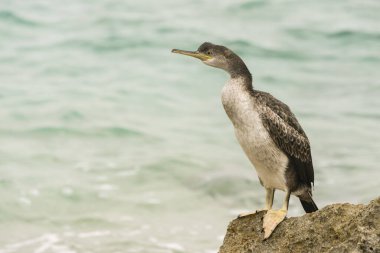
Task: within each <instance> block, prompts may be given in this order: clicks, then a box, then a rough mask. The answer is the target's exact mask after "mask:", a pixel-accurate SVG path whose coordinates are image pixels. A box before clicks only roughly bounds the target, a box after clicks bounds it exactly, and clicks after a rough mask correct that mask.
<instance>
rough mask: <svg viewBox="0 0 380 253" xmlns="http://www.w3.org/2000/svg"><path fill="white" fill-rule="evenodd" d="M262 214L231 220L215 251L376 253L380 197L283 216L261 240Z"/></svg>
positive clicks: (378, 251) (378, 252) (379, 244)
mask: <svg viewBox="0 0 380 253" xmlns="http://www.w3.org/2000/svg"><path fill="white" fill-rule="evenodd" d="M264 214H265V212H259V213H257V214H256V215H251V216H247V217H243V218H238V219H235V220H233V221H232V222H231V223H230V225H229V226H228V229H227V234H226V236H225V238H224V242H223V245H222V246H221V247H220V251H219V253H254V252H260V253H265V252H271V253H273V252H283V253H287V252H289V253H297V252H302V253H305V252H310V253H312V252H318V253H321V252H330V253H333V252H334V253H335V252H347V253H351V252H353V253H359V252H360V253H361V252H371V253H380V197H379V198H377V199H375V200H373V201H371V202H370V203H369V204H368V205H352V204H333V205H329V206H326V207H324V208H323V209H321V210H319V211H317V212H314V213H308V214H305V215H303V216H301V217H292V218H288V219H285V220H284V221H283V222H282V223H280V224H279V225H278V227H277V228H276V229H275V231H274V232H273V234H272V235H271V237H269V239H267V240H265V241H263V237H264V234H263V232H262V224H263V223H262V219H263V216H264Z"/></svg>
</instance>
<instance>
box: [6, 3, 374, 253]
mask: <svg viewBox="0 0 380 253" xmlns="http://www.w3.org/2000/svg"><path fill="white" fill-rule="evenodd" d="M379 13H380V2H378V1H370V0H360V1H359V0H349V1H327V0H326V1H303V0H297V1H295V0H294V1H274V0H271V1H259V0H257V1H242V0H239V1H233V0H229V1H227V0H222V1H218V2H216V1H200V0H198V1H184V0H182V1H179V0H164V1H156V2H154V1H146V0H140V1H131V0H129V1H124V0H92V1H88V0H87V1H86V0H81V1H78V0H75V1H73V0H69V1H54V0H53V1H42V0H29V1H22V0H12V1H11V0H2V1H1V3H0V87H1V90H0V119H1V126H0V141H1V146H0V252H1V253H11V252H17V253H19V252H20V253H21V252H27V253H30V252H35V253H43V252H57V253H58V252H59V253H63V252H65V253H74V252H78V253H79V252H81V253H82V252H83V253H89V252H102V253H104V252H107V253H112V252H114V253H116V252H138V253H148V252H149V253H179V252H200V253H211V252H217V249H218V247H219V246H220V244H221V242H222V239H223V236H224V233H225V230H226V226H227V224H228V223H229V221H231V220H232V219H233V218H234V217H236V215H237V214H238V213H239V212H242V211H247V210H254V209H258V208H260V207H262V206H263V202H264V190H263V189H262V187H261V186H260V185H259V182H258V179H257V176H256V174H255V172H254V170H253V169H252V166H251V165H250V164H249V162H248V161H247V159H246V157H245V156H244V154H243V152H242V151H241V149H240V147H239V145H238V143H237V141H236V140H235V138H234V135H233V129H232V126H231V124H230V122H229V121H228V119H227V117H226V115H225V113H224V111H223V108H222V106H221V102H220V90H221V88H222V86H223V84H224V83H225V82H226V80H227V75H226V74H225V73H223V72H222V71H220V70H216V69H212V68H209V67H207V66H205V65H203V64H201V63H200V62H198V61H197V60H195V59H189V58H186V57H181V56H179V55H173V54H171V53H170V50H171V49H172V48H181V49H189V50H192V49H196V48H197V47H198V46H199V45H200V44H201V43H202V42H204V41H211V42H214V43H218V44H223V45H226V46H228V47H229V48H231V49H233V50H234V51H236V52H237V53H238V54H239V55H241V57H242V58H243V59H244V60H245V61H246V63H247V65H248V66H249V68H250V69H251V72H252V73H253V76H254V85H255V87H256V88H258V89H261V90H265V91H269V92H271V93H272V94H273V95H275V96H276V97H278V98H280V99H281V100H283V101H284V102H286V103H287V104H288V105H289V106H290V107H291V108H292V109H293V111H294V113H295V114H296V115H297V117H298V118H299V121H300V122H301V124H302V126H303V128H304V129H305V131H306V132H307V133H308V136H309V139H310V141H311V144H312V154H313V158H314V167H315V173H316V175H315V177H316V183H315V192H314V194H315V201H316V202H317V204H318V205H319V206H320V207H323V206H325V205H327V204H330V203H334V202H352V203H367V202H368V201H369V200H371V199H372V198H374V197H376V196H378V195H379V189H380V181H379V177H380V170H379V168H378V166H379V165H378V164H379V162H380V131H379V130H380V111H379V108H380V99H379V97H380V71H379V70H380V26H379V22H380V16H379ZM282 196H283V195H281V194H278V195H276V200H277V203H276V206H279V205H280V202H281V198H282ZM302 213H303V211H302V209H301V206H300V204H299V203H298V200H296V199H292V200H291V203H290V216H295V215H301V214H302Z"/></svg>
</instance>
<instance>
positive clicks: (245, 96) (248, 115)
mask: <svg viewBox="0 0 380 253" xmlns="http://www.w3.org/2000/svg"><path fill="white" fill-rule="evenodd" d="M172 53H177V54H182V55H186V56H191V57H194V58H197V59H199V60H201V61H202V62H203V63H204V64H206V65H209V66H212V67H215V68H219V69H222V70H224V71H226V72H227V73H228V74H229V76H230V78H229V80H228V81H227V83H226V84H225V85H224V87H223V89H222V92H221V100H222V104H223V107H224V110H225V112H226V114H227V116H228V118H229V119H230V120H231V122H232V125H233V127H234V132H235V136H236V138H237V140H238V142H239V144H240V146H241V147H242V149H243V151H244V153H245V154H246V156H247V157H248V159H249V160H250V162H251V163H252V165H253V167H254V168H255V169H256V172H257V175H258V178H259V181H260V184H261V185H262V186H263V187H264V188H265V190H266V197H265V207H264V208H263V209H261V210H258V211H254V212H248V213H244V214H240V215H239V216H238V218H242V217H245V216H248V215H251V214H255V213H258V212H259V211H266V213H265V215H264V219H263V230H264V239H267V238H268V237H270V235H271V234H272V232H273V231H274V229H275V228H276V226H277V225H278V224H279V223H281V222H282V221H283V220H284V219H285V217H286V215H287V212H288V206H289V199H290V196H291V195H294V196H296V197H298V198H299V200H300V202H301V205H302V207H303V209H304V210H305V212H306V213H311V212H315V211H317V210H318V207H317V205H316V204H315V202H314V200H313V198H312V190H313V187H314V168H313V162H312V156H311V148H310V142H309V139H308V137H307V135H306V133H305V131H304V130H303V129H302V127H301V125H300V124H299V122H298V120H297V118H296V116H295V115H294V114H293V112H292V111H291V110H290V108H289V107H288V106H287V105H286V104H285V103H283V102H281V101H280V100H278V99H277V98H275V97H274V96H272V95H271V94H270V93H267V92H263V91H260V90H257V89H255V88H254V87H253V84H252V75H251V73H250V71H249V69H248V67H247V65H246V64H245V63H244V61H243V60H242V59H241V58H240V57H239V56H238V55H237V54H236V53H234V52H233V51H232V50H230V49H228V48H227V47H225V46H222V45H216V44H213V43H210V42H204V43H202V44H201V45H200V46H199V48H198V49H197V50H196V51H187V50H180V49H173V50H172ZM276 190H280V191H284V192H285V199H284V201H283V205H282V207H281V209H279V210H274V209H273V208H272V206H273V199H274V193H275V191H276Z"/></svg>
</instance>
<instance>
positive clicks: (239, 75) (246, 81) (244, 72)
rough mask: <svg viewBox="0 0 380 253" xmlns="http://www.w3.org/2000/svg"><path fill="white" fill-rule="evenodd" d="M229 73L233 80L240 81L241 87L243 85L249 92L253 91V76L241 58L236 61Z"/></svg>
mask: <svg viewBox="0 0 380 253" xmlns="http://www.w3.org/2000/svg"><path fill="white" fill-rule="evenodd" d="M227 71H228V73H229V74H230V76H231V79H235V80H237V79H240V81H239V83H240V85H243V86H244V88H246V89H247V90H253V86H252V75H251V73H250V72H249V70H248V68H247V66H246V65H245V63H244V62H243V60H241V59H240V58H239V57H238V58H237V59H235V62H234V64H233V67H231V68H229V69H228V70H227Z"/></svg>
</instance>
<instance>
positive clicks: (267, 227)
mask: <svg viewBox="0 0 380 253" xmlns="http://www.w3.org/2000/svg"><path fill="white" fill-rule="evenodd" d="M289 199H290V191H287V192H286V196H285V200H284V203H283V205H282V207H281V209H280V210H278V211H275V210H268V212H267V213H266V214H265V216H264V222H263V228H264V239H267V238H269V236H270V235H271V234H272V232H273V231H274V229H275V228H276V227H277V225H278V224H280V223H281V221H283V220H284V219H285V217H286V214H287V212H288V206H289Z"/></svg>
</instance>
